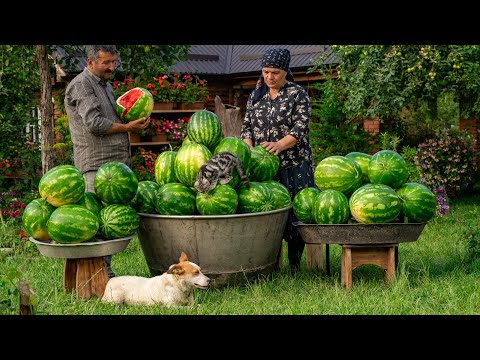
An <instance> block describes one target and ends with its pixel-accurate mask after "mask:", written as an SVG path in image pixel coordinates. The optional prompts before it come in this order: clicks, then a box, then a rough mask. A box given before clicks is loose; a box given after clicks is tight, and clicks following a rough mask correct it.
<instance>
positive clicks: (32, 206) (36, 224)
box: [22, 198, 56, 241]
mask: <svg viewBox="0 0 480 360" xmlns="http://www.w3.org/2000/svg"><path fill="white" fill-rule="evenodd" d="M55 209H56V207H55V206H53V205H52V204H50V203H49V202H47V201H46V200H45V199H42V198H38V199H33V200H32V201H30V202H29V203H28V204H27V206H25V209H23V214H22V225H23V228H24V229H25V231H26V233H27V234H28V235H29V236H31V237H33V238H34V239H36V240H41V241H47V240H50V235H48V230H47V222H48V219H49V218H50V215H52V213H53V212H54V211H55Z"/></svg>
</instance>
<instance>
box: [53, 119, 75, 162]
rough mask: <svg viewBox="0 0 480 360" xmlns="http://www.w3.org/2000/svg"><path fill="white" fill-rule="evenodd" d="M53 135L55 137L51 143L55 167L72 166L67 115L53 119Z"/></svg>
mask: <svg viewBox="0 0 480 360" xmlns="http://www.w3.org/2000/svg"><path fill="white" fill-rule="evenodd" d="M53 133H54V135H55V139H54V141H53V151H54V154H55V155H54V159H55V166H58V165H73V143H72V137H71V135H70V129H69V127H68V117H67V115H63V116H60V117H58V118H56V119H55V126H54V127H53Z"/></svg>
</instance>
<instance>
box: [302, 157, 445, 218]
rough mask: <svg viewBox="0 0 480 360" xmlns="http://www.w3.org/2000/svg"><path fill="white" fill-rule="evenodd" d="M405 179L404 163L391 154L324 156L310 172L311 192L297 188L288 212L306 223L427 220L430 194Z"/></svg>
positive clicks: (432, 203)
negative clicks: (311, 172)
mask: <svg viewBox="0 0 480 360" xmlns="http://www.w3.org/2000/svg"><path fill="white" fill-rule="evenodd" d="M407 178H408V169H407V166H406V162H405V159H403V157H402V156H401V155H400V154H399V153H397V152H396V151H393V150H380V151H378V152H376V153H375V154H373V155H369V154H365V153H361V152H352V153H349V154H346V155H345V156H339V155H335V156H329V157H326V158H324V159H323V160H321V161H320V162H319V163H318V165H317V166H316V168H315V172H314V179H315V187H309V188H304V189H302V190H301V191H300V192H298V193H297V195H296V196H295V198H294V199H293V212H294V214H295V216H296V217H297V219H298V220H299V221H301V222H303V223H307V224H315V223H316V224H346V223H352V222H353V223H365V224H372V223H373V224H375V223H390V222H399V221H402V222H409V223H419V222H427V221H429V220H431V219H432V218H433V217H434V216H435V213H436V205H437V199H436V197H435V195H434V194H433V192H432V191H431V190H430V189H429V188H428V187H426V186H425V185H423V184H420V183H417V182H407Z"/></svg>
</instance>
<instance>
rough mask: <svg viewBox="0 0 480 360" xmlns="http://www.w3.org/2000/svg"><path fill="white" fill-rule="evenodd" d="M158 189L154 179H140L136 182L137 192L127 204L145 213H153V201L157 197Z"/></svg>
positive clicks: (154, 210)
mask: <svg viewBox="0 0 480 360" xmlns="http://www.w3.org/2000/svg"><path fill="white" fill-rule="evenodd" d="M159 189H160V185H158V184H157V183H156V182H155V181H149V180H145V181H140V182H139V183H138V189H137V194H136V195H135V197H134V198H133V199H132V201H130V203H129V205H130V206H131V207H133V208H134V209H135V210H136V211H138V212H141V213H146V214H155V213H156V212H157V211H156V209H155V202H156V198H157V191H158V190H159Z"/></svg>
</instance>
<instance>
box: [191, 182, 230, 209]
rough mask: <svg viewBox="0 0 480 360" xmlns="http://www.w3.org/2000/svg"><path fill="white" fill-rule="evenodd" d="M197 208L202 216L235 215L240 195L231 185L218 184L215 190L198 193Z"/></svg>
mask: <svg viewBox="0 0 480 360" xmlns="http://www.w3.org/2000/svg"><path fill="white" fill-rule="evenodd" d="M196 206H197V209H198V212H199V213H200V215H230V214H235V213H236V212H237V206H238V194H237V192H236V191H235V189H234V188H233V187H231V186H230V185H229V184H224V185H222V184H217V186H215V188H214V189H213V190H210V191H208V192H205V193H201V192H198V193H197V195H196Z"/></svg>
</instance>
